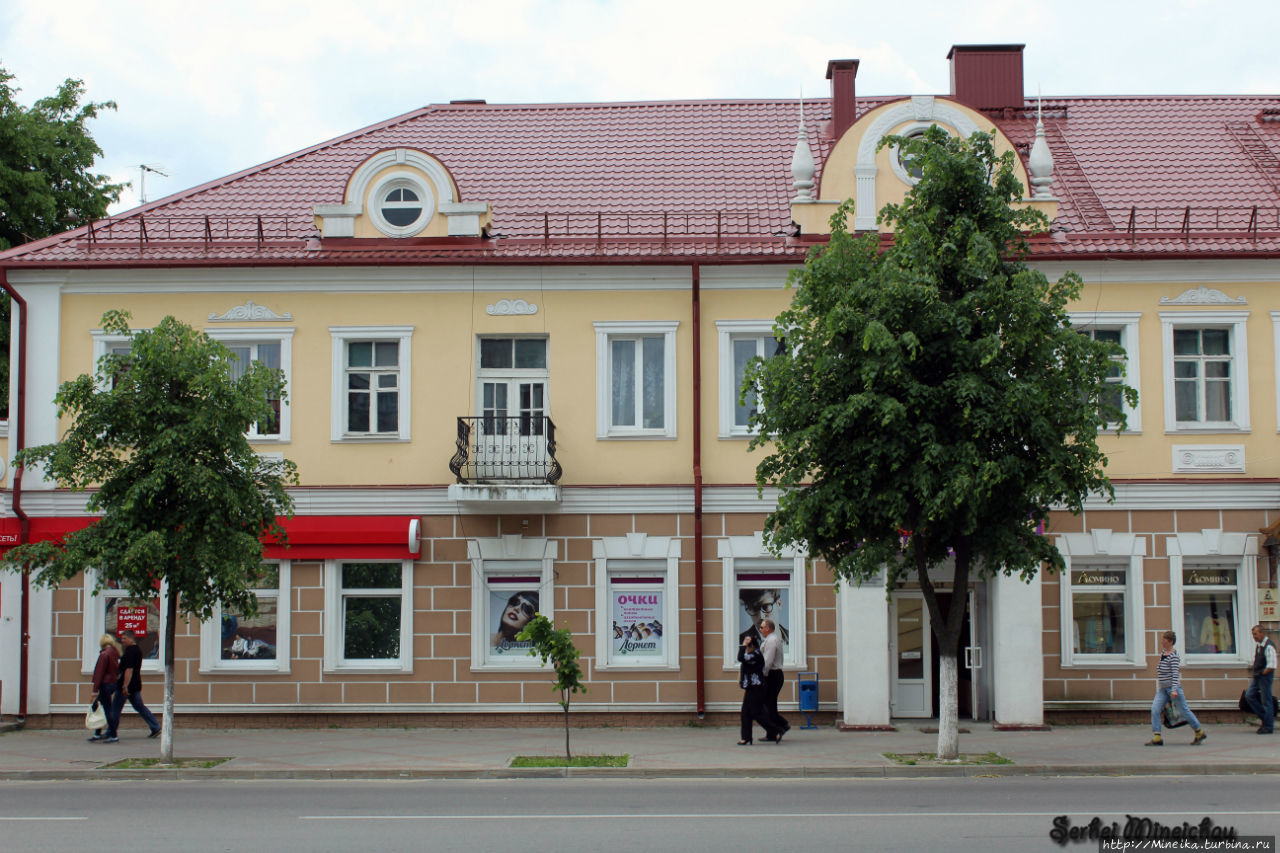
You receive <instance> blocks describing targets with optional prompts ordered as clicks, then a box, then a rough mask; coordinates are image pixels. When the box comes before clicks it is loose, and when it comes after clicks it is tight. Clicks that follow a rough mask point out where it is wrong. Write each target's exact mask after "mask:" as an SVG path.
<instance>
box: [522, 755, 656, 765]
mask: <svg viewBox="0 0 1280 853" xmlns="http://www.w3.org/2000/svg"><path fill="white" fill-rule="evenodd" d="M630 760H631V756H630V755H627V754H625V753H624V754H623V755H575V756H574V757H573V758H572V759H571V760H570V759H566V758H565V757H564V756H563V755H517V756H516V757H515V758H513V759H511V766H512V767H626V766H627V762H628V761H630Z"/></svg>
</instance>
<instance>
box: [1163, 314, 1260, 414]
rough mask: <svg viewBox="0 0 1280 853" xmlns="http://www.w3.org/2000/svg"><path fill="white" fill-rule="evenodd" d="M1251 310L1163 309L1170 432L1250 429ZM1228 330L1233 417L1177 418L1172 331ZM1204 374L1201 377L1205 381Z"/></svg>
mask: <svg viewBox="0 0 1280 853" xmlns="http://www.w3.org/2000/svg"><path fill="white" fill-rule="evenodd" d="M1248 319H1249V312H1248V311H1161V312H1160V337H1161V348H1162V350H1163V360H1164V428H1165V432H1169V433H1208V432H1249V341H1248V338H1247V337H1246V334H1245V326H1246V325H1247V321H1248ZM1183 328H1195V329H1226V330H1228V332H1229V334H1230V341H1231V406H1232V412H1231V420H1229V421H1202V422H1199V423H1190V422H1180V421H1178V420H1177V417H1178V415H1177V405H1176V402H1175V399H1174V375H1173V374H1174V370H1173V364H1174V355H1173V333H1174V330H1175V329H1183ZM1203 379H1204V377H1203V376H1202V377H1201V380H1203Z"/></svg>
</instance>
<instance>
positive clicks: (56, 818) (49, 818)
mask: <svg viewBox="0 0 1280 853" xmlns="http://www.w3.org/2000/svg"><path fill="white" fill-rule="evenodd" d="M88 819H89V818H88V817H5V816H4V815H0V820H88Z"/></svg>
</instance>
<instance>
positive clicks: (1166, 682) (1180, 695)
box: [1147, 631, 1208, 746]
mask: <svg viewBox="0 0 1280 853" xmlns="http://www.w3.org/2000/svg"><path fill="white" fill-rule="evenodd" d="M1176 642H1178V635H1177V634H1175V633H1173V632H1172V631H1165V632H1164V633H1163V634H1161V635H1160V664H1159V666H1157V667H1156V697H1155V698H1154V699H1152V700H1151V740H1149V741H1147V746H1164V737H1163V735H1161V734H1160V712H1161V711H1163V710H1164V706H1165V705H1168V704H1169V703H1170V702H1173V703H1174V707H1175V708H1177V709H1178V711H1180V712H1181V713H1182V716H1184V717H1186V718H1187V722H1188V723H1190V724H1191V728H1192V729H1193V730H1194V731H1195V733H1196V736H1195V738H1193V739H1192V741H1191V745H1192V746H1198V745H1199V744H1200V743H1202V742H1203V741H1204V739H1205V738H1206V737H1208V735H1206V734H1205V733H1204V729H1202V728H1200V721H1199V720H1197V719H1196V715H1195V714H1193V713H1191V709H1190V708H1188V707H1187V697H1186V695H1185V693H1184V691H1183V689H1182V679H1181V675H1180V673H1179V672H1178V670H1179V669H1180V668H1181V666H1182V660H1181V659H1180V658H1179V657H1178V653H1177V652H1176V651H1174V650H1173V644H1174V643H1176Z"/></svg>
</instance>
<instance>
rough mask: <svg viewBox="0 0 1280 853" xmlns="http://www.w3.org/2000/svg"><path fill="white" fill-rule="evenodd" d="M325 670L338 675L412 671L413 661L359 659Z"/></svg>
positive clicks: (330, 665)
mask: <svg viewBox="0 0 1280 853" xmlns="http://www.w3.org/2000/svg"><path fill="white" fill-rule="evenodd" d="M324 671H325V672H327V673H333V674H336V675H358V674H361V673H368V674H376V673H406V674H408V673H412V672H413V662H412V661H399V660H396V661H387V662H385V663H384V662H382V661H359V662H355V663H338V664H329V665H328V666H325V668H324Z"/></svg>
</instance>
